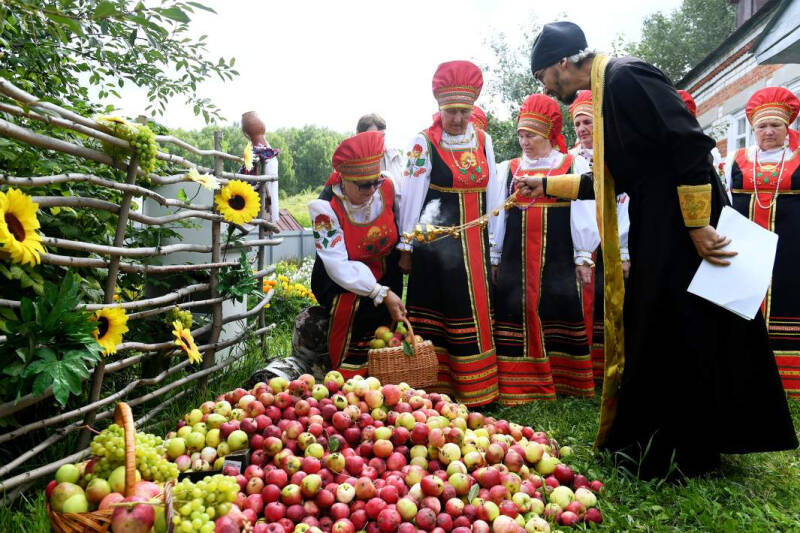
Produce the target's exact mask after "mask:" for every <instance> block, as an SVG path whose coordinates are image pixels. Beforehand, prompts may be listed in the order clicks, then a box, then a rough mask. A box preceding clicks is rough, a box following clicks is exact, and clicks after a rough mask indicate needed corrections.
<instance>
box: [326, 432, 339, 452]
mask: <svg viewBox="0 0 800 533" xmlns="http://www.w3.org/2000/svg"><path fill="white" fill-rule="evenodd" d="M338 450H339V439H334V438H333V435H331V438H329V439H328V451H329V452H331V453H335V452H337V451H338Z"/></svg>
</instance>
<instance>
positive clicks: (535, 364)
mask: <svg viewBox="0 0 800 533" xmlns="http://www.w3.org/2000/svg"><path fill="white" fill-rule="evenodd" d="M517 136H518V138H519V144H520V147H521V148H522V156H521V157H518V158H515V159H512V160H510V161H506V162H503V163H501V164H499V165H498V175H499V176H501V178H500V180H501V182H502V183H503V184H504V186H505V192H506V193H507V194H511V193H513V192H515V191H516V190H517V184H518V179H519V178H523V177H526V176H535V175H540V176H547V175H549V174H551V173H552V174H553V175H557V174H568V173H570V171H571V169H572V164H573V161H574V158H573V157H572V155H570V154H568V153H566V146H565V144H564V137H563V135H561V108H560V107H559V106H558V104H557V103H556V101H555V100H553V99H552V98H550V97H549V96H546V95H544V94H532V95H530V96H528V97H527V98H526V99H525V101H524V102H523V104H522V108H521V109H520V112H519V118H518V121H517ZM518 194H519V193H518ZM570 204H571V202H569V201H563V200H557V199H556V198H549V197H544V198H536V199H533V198H529V197H525V196H517V202H516V204H515V205H514V207H512V208H511V209H509V210H507V211H505V212H503V213H501V214H500V215H499V216H498V217H496V218H495V219H493V220H492V222H490V227H489V231H490V232H491V233H492V235H493V237H494V239H495V245H494V246H493V247H492V264H493V265H495V264H496V265H498V266H497V267H496V268H497V270H496V275H495V276H493V277H494V278H495V279H496V281H495V283H496V285H495V291H496V292H495V296H496V300H495V344H496V346H497V364H498V369H499V378H500V401H501V402H503V403H505V404H518V403H525V402H529V401H532V400H540V399H554V398H555V396H556V393H558V394H566V395H572V396H585V397H591V396H594V381H593V377H592V362H591V357H590V347H589V339H588V336H587V331H586V323H585V322H584V314H583V304H582V299H581V289H580V285H579V284H578V283H577V282H576V280H575V269H574V245H573V241H572V236H571V233H570ZM492 269H493V270H494V269H495V267H494V266H493V267H492Z"/></svg>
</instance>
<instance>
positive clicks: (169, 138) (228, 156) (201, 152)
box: [156, 135, 244, 163]
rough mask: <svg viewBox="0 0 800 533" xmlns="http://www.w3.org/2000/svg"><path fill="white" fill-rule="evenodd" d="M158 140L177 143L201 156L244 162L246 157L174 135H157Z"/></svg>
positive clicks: (159, 141)
mask: <svg viewBox="0 0 800 533" xmlns="http://www.w3.org/2000/svg"><path fill="white" fill-rule="evenodd" d="M156 142H158V143H171V144H176V145H178V146H180V147H181V148H183V149H184V150H188V151H190V152H192V153H193V154H195V155H199V156H212V157H216V156H218V157H221V158H223V159H228V160H230V161H236V162H239V163H244V159H243V158H242V157H241V156H238V155H233V154H228V153H225V152H221V151H217V150H203V149H201V148H197V147H196V146H192V145H191V144H189V143H187V142H186V141H182V140H181V139H178V138H177V137H173V136H172V135H156Z"/></svg>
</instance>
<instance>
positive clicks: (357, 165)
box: [308, 131, 405, 378]
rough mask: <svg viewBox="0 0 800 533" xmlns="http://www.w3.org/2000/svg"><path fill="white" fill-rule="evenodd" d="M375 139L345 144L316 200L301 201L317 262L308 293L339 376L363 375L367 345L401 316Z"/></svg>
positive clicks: (393, 204) (387, 189)
mask: <svg viewBox="0 0 800 533" xmlns="http://www.w3.org/2000/svg"><path fill="white" fill-rule="evenodd" d="M383 154H384V146H383V134H382V133H381V132H378V131H367V132H364V133H359V134H358V135H356V136H354V137H351V138H349V139H345V140H344V141H342V143H341V144H340V145H339V147H338V148H337V149H336V151H335V152H334V153H333V168H334V171H333V173H332V174H331V177H330V179H329V180H328V183H326V184H325V188H324V189H323V191H322V193H321V194H320V197H319V199H318V200H314V201H312V202H311V203H310V204H308V211H309V213H310V214H311V221H312V224H313V229H314V240H315V246H316V248H317V258H316V261H315V262H314V270H313V271H312V274H311V290H312V291H313V292H314V295H315V296H316V297H317V300H318V301H319V303H320V304H321V305H322V306H323V307H325V308H326V309H327V310H328V311H329V313H330V321H329V325H328V352H329V353H330V366H331V368H332V369H334V370H338V371H339V372H341V373H342V375H344V376H345V377H346V378H349V377H352V376H354V375H356V374H359V375H362V376H363V375H366V373H367V351H368V350H369V341H370V339H372V337H373V334H374V332H375V330H376V329H377V328H378V327H380V326H387V325H390V324H391V321H392V320H399V319H400V318H401V317H402V316H403V315H405V307H404V306H403V302H402V300H401V298H400V295H401V294H402V287H403V281H402V273H401V272H400V269H399V268H398V265H397V261H398V257H397V256H398V253H397V251H396V249H395V246H396V245H397V241H398V231H397V223H396V221H395V220H396V219H395V212H396V211H397V209H398V206H397V197H396V196H395V188H394V184H393V182H392V180H391V179H387V178H386V177H384V175H383V174H382V173H381V160H382V159H383Z"/></svg>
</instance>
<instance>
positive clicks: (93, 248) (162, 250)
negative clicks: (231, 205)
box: [42, 237, 281, 257]
mask: <svg viewBox="0 0 800 533" xmlns="http://www.w3.org/2000/svg"><path fill="white" fill-rule="evenodd" d="M42 243H43V244H44V245H45V246H49V247H53V248H63V249H65V250H80V251H82V252H89V253H95V254H98V255H111V256H122V257H159V256H162V255H169V254H173V253H177V252H197V253H209V252H210V251H211V249H212V246H207V245H203V244H167V245H164V246H158V247H156V246H152V247H143V248H127V247H124V246H105V245H102V244H92V243H88V242H83V241H71V240H69V239H57V238H55V237H43V238H42ZM280 243H281V239H261V240H252V241H242V242H237V243H232V244H229V245H228V246H225V247H223V249H225V250H235V249H238V248H252V247H254V246H275V245H276V244H280Z"/></svg>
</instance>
